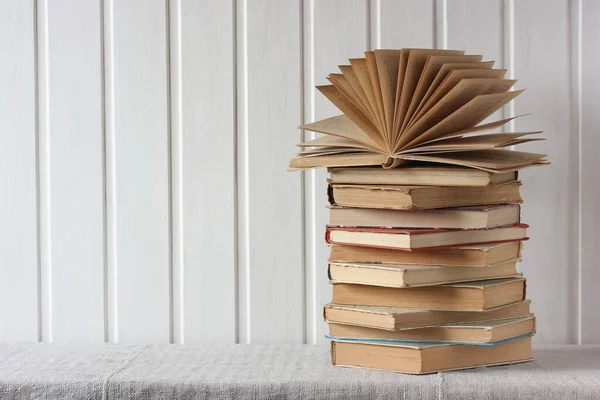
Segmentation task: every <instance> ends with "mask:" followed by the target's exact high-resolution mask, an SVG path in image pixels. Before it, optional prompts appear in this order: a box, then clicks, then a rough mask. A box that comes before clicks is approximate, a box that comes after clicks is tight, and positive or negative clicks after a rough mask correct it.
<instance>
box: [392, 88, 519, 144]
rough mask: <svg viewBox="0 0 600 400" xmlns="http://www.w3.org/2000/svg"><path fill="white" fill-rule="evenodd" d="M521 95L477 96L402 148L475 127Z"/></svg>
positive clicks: (516, 92)
mask: <svg viewBox="0 0 600 400" xmlns="http://www.w3.org/2000/svg"><path fill="white" fill-rule="evenodd" d="M521 93H523V91H522V90H518V91H514V92H505V93H493V94H483V95H479V96H477V97H475V98H474V99H473V100H471V101H469V102H468V103H467V104H465V105H464V106H462V107H461V108H459V109H458V110H456V111H455V112H454V113H452V114H451V115H450V116H448V117H446V118H444V119H443V120H442V121H440V122H439V123H437V124H436V125H435V126H433V127H432V128H430V129H428V130H427V131H425V132H424V133H422V134H420V135H418V136H417V137H415V138H414V139H413V140H412V141H411V142H409V143H408V144H406V145H404V147H403V148H407V147H409V146H415V145H417V144H419V143H423V142H426V141H427V140H432V139H436V138H440V137H442V136H445V135H446V134H449V133H452V132H456V131H458V130H461V129H465V128H469V127H471V126H475V125H477V124H478V123H480V122H481V121H483V120H484V119H486V118H487V117H488V116H489V115H490V114H492V113H494V112H495V111H496V110H498V109H500V108H501V107H502V106H503V105H505V104H506V103H508V102H509V101H511V100H513V99H514V98H515V97H517V96H518V95H520V94H521Z"/></svg>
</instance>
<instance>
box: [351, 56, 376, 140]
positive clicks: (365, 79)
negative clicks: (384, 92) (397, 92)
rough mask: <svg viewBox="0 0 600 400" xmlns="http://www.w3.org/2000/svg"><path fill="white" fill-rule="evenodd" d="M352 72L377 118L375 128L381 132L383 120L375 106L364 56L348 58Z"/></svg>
mask: <svg viewBox="0 0 600 400" xmlns="http://www.w3.org/2000/svg"><path fill="white" fill-rule="evenodd" d="M350 64H351V65H352V69H353V70H354V74H355V75H356V78H357V79H358V82H359V83H360V87H361V88H362V90H363V91H364V92H365V96H367V101H368V103H369V106H370V107H371V110H373V116H374V117H375V119H376V120H377V125H376V127H377V129H378V130H379V131H380V132H383V131H384V129H383V121H382V120H380V117H379V110H378V108H377V100H376V99H375V92H374V91H373V86H372V83H371V75H369V67H368V66H367V60H366V59H365V58H353V59H351V60H350Z"/></svg>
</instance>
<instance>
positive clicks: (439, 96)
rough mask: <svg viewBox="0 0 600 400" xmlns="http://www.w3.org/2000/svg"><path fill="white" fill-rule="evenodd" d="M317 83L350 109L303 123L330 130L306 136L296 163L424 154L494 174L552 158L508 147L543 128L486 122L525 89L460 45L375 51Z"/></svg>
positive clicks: (388, 162)
mask: <svg viewBox="0 0 600 400" xmlns="http://www.w3.org/2000/svg"><path fill="white" fill-rule="evenodd" d="M349 61H350V65H341V66H339V69H340V73H332V74H330V75H329V77H328V80H329V81H330V82H331V85H326V86H318V87H317V89H319V91H320V92H321V93H323V95H325V97H327V98H328V99H329V100H330V101H331V102H332V103H333V104H334V105H336V106H337V107H338V108H339V109H340V110H341V111H342V112H343V114H344V115H340V116H336V117H332V118H327V119H324V120H321V121H317V122H313V123H310V124H306V125H303V126H301V127H300V128H301V129H303V130H306V131H312V132H317V133H322V134H325V135H324V136H322V137H318V138H316V139H313V140H309V141H307V142H304V143H301V144H299V145H298V146H299V147H300V148H301V151H300V152H299V153H298V156H297V157H295V158H292V160H291V162H290V167H292V168H297V169H304V168H316V167H351V166H383V167H384V168H392V167H397V166H399V165H400V164H403V163H406V162H411V161H419V162H427V163H441V164H452V165H460V166H464V167H470V168H477V169H481V170H485V171H489V172H493V173H502V172H510V171H515V170H518V169H520V168H524V167H528V166H531V165H538V164H546V163H548V162H547V161H546V159H545V157H546V155H544V154H535V153H526V152H521V151H514V150H508V149H506V148H507V147H510V146H514V145H517V144H521V143H525V142H531V141H536V140H543V139H542V138H539V137H538V136H539V135H538V134H539V133H541V132H512V133H505V132H501V128H502V127H503V126H504V125H505V124H506V123H508V122H509V121H510V120H512V119H513V118H506V119H502V120H499V121H493V122H487V123H483V124H482V122H483V121H484V120H485V119H486V118H487V117H489V116H490V115H492V114H493V113H494V112H495V111H497V110H498V109H500V108H502V107H503V106H504V105H506V104H507V103H509V102H510V101H511V100H513V99H514V98H515V97H517V96H518V95H519V94H521V93H522V90H517V91H515V90H511V88H512V87H513V85H514V84H515V82H516V81H514V80H511V79H505V78H504V75H505V74H506V70H504V69H494V68H493V62H484V61H482V56H477V55H466V54H464V51H459V50H426V49H402V50H375V51H367V52H366V53H365V58H358V59H351V60H349Z"/></svg>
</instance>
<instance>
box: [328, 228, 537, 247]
mask: <svg viewBox="0 0 600 400" xmlns="http://www.w3.org/2000/svg"><path fill="white" fill-rule="evenodd" d="M527 227H528V225H526V224H517V225H510V226H506V227H499V228H492V229H400V228H353V227H335V226H330V227H327V230H326V232H325V240H326V241H327V243H330V244H346V245H353V246H366V247H379V248H387V249H398V250H413V249H432V248H440V247H450V246H464V245H473V244H486V243H502V242H515V241H521V240H527V236H526V229H527Z"/></svg>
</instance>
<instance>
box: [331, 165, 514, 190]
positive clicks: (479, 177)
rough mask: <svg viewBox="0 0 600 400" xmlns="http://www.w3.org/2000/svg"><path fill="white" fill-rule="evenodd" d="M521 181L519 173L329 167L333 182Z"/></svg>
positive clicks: (478, 183) (453, 183)
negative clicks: (518, 178)
mask: <svg viewBox="0 0 600 400" xmlns="http://www.w3.org/2000/svg"><path fill="white" fill-rule="evenodd" d="M515 180H517V172H516V171H513V172H505V173H498V174H495V173H491V172H488V171H482V170H478V169H474V168H462V167H453V166H435V165H434V166H414V167H406V168H391V169H384V168H370V167H355V168H329V182H331V183H350V184H364V185H426V186H427V185H429V186H489V185H492V184H495V183H504V182H510V181H515Z"/></svg>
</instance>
